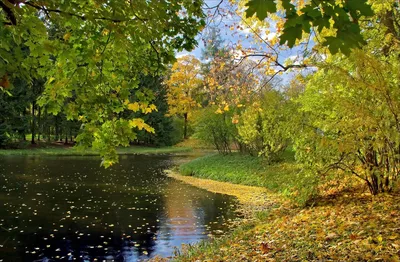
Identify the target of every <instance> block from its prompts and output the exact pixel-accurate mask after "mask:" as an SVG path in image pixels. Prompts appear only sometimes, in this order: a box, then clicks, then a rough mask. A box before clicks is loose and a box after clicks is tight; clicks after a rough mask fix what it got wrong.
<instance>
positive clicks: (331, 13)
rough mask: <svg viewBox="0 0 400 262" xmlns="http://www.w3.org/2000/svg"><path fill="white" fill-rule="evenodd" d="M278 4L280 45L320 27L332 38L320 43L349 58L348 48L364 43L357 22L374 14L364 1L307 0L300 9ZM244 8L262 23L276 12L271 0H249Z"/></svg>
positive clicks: (287, 0) (285, 0) (285, 1)
mask: <svg viewBox="0 0 400 262" xmlns="http://www.w3.org/2000/svg"><path fill="white" fill-rule="evenodd" d="M280 2H281V4H282V7H283V10H284V13H285V14H284V16H285V19H286V21H285V24H284V28H283V32H282V35H281V36H280V43H281V44H285V43H287V45H288V46H289V47H293V46H294V45H295V43H296V40H300V39H301V38H302V36H303V32H304V33H307V34H309V33H310V32H311V27H314V28H316V30H318V31H319V32H322V30H323V29H324V28H326V29H334V30H335V32H336V35H335V36H329V37H326V38H325V42H324V43H323V44H324V45H325V46H328V48H329V50H330V52H331V53H332V54H335V53H338V52H339V51H341V52H342V53H343V54H346V55H349V54H350V50H351V49H353V48H360V47H361V46H362V45H363V44H365V40H364V39H363V37H362V35H361V29H360V23H359V20H360V19H361V18H362V17H371V16H373V14H374V13H373V11H372V8H371V5H370V4H369V3H368V1H367V0H362V1H361V0H360V1H340V2H338V1H335V0H328V1H326V0H314V1H308V2H307V3H306V4H305V5H304V6H300V5H299V6H295V4H293V3H292V1H290V0H282V1H280ZM246 6H247V10H246V15H247V16H248V17H250V16H253V15H254V14H255V15H256V16H257V18H258V19H260V20H264V19H265V18H266V17H267V15H268V13H277V12H278V9H277V3H276V1H274V0H250V1H249V2H248V3H247V5H246ZM278 15H280V14H278Z"/></svg>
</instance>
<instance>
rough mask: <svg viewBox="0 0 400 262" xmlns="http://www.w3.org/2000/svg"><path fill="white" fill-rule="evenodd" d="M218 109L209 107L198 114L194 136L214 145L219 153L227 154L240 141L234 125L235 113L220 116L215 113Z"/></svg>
mask: <svg viewBox="0 0 400 262" xmlns="http://www.w3.org/2000/svg"><path fill="white" fill-rule="evenodd" d="M217 109H218V108H217V107H215V106H209V107H207V108H204V109H202V110H199V111H198V112H197V118H196V120H195V122H194V130H195V133H194V136H195V137H196V138H199V139H200V140H203V141H204V142H206V143H209V144H211V145H213V146H214V147H215V149H217V150H218V152H220V153H222V154H227V153H230V152H231V148H232V146H233V145H234V144H235V143H237V141H238V140H237V138H238V135H237V129H236V126H235V125H234V124H233V123H232V117H233V112H231V111H228V112H223V113H221V114H219V113H216V112H215V111H216V110H217Z"/></svg>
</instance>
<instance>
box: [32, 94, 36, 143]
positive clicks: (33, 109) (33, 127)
mask: <svg viewBox="0 0 400 262" xmlns="http://www.w3.org/2000/svg"><path fill="white" fill-rule="evenodd" d="M35 106H36V102H35V101H33V102H32V125H31V134H32V139H31V144H32V145H34V144H36V143H35V125H36V121H35Z"/></svg>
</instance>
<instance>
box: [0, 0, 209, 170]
mask: <svg viewBox="0 0 400 262" xmlns="http://www.w3.org/2000/svg"><path fill="white" fill-rule="evenodd" d="M6 2H7V4H6V5H2V6H1V7H2V9H1V10H0V23H1V24H5V25H6V26H2V27H1V28H0V34H1V36H2V41H1V44H0V56H1V57H2V59H1V60H0V79H1V78H4V79H5V78H7V79H8V80H9V84H7V87H11V86H12V85H13V84H14V82H15V80H16V79H17V78H23V79H25V80H27V82H31V80H32V79H40V78H43V79H46V84H45V88H44V92H43V94H42V95H41V98H40V100H39V106H40V107H45V108H46V109H47V111H48V113H51V114H55V115H56V114H58V113H60V112H65V113H66V116H67V119H68V120H73V119H74V120H78V121H81V122H82V124H83V125H82V127H83V128H82V130H81V134H80V135H79V138H78V139H77V141H78V142H79V143H80V145H81V146H83V147H90V146H91V147H93V148H96V149H98V150H99V152H100V153H101V156H102V157H103V158H104V162H103V163H104V164H105V165H110V164H111V163H113V162H115V161H116V160H117V159H116V154H115V150H114V148H115V147H116V146H120V145H128V144H129V141H130V140H131V139H135V138H136V131H135V130H141V129H147V130H148V131H152V129H151V128H150V127H149V126H148V125H146V124H145V123H144V122H143V121H141V120H139V119H118V117H120V116H119V113H120V112H122V111H123V110H125V109H128V108H132V105H131V103H130V102H131V101H129V96H130V94H131V91H132V90H134V89H136V88H137V87H138V85H139V76H140V75H142V74H148V73H152V72H153V73H154V72H160V71H161V70H162V69H163V67H164V65H166V64H168V63H170V62H171V61H173V60H174V52H175V51H176V50H178V51H181V50H183V49H187V50H189V49H191V48H192V47H193V46H194V45H195V43H196V41H195V39H194V37H195V36H196V34H197V33H198V31H199V29H200V27H201V26H203V25H204V21H203V20H202V19H203V12H202V10H201V4H202V1H189V0H184V1H179V2H176V1H147V0H140V1H125V2H124V1H118V0H111V1H107V3H104V1H90V2H85V1H84V2H82V1H76V0H72V1H56V0H50V1H26V2H24V4H19V3H18V1H17V2H16V3H15V4H14V2H12V1H6ZM7 83H8V82H7ZM135 96H136V98H138V100H139V101H140V106H141V109H143V110H146V109H145V108H147V107H146V106H149V100H148V99H147V97H146V95H145V94H143V93H141V91H140V90H138V91H137V92H136V93H135ZM133 108H135V107H133ZM152 110H154V108H152Z"/></svg>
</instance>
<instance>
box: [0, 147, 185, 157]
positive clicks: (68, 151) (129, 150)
mask: <svg viewBox="0 0 400 262" xmlns="http://www.w3.org/2000/svg"><path fill="white" fill-rule="evenodd" d="M189 151H191V149H190V148H187V147H160V148H155V147H141V146H131V147H124V148H118V149H117V152H118V154H120V155H135V154H173V153H174V154H175V153H183V152H189ZM0 155H54V156H96V155H98V154H97V153H96V152H95V151H92V150H90V149H88V150H85V151H81V150H77V149H76V148H74V147H63V146H49V147H38V148H35V147H31V148H25V149H1V150H0Z"/></svg>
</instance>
